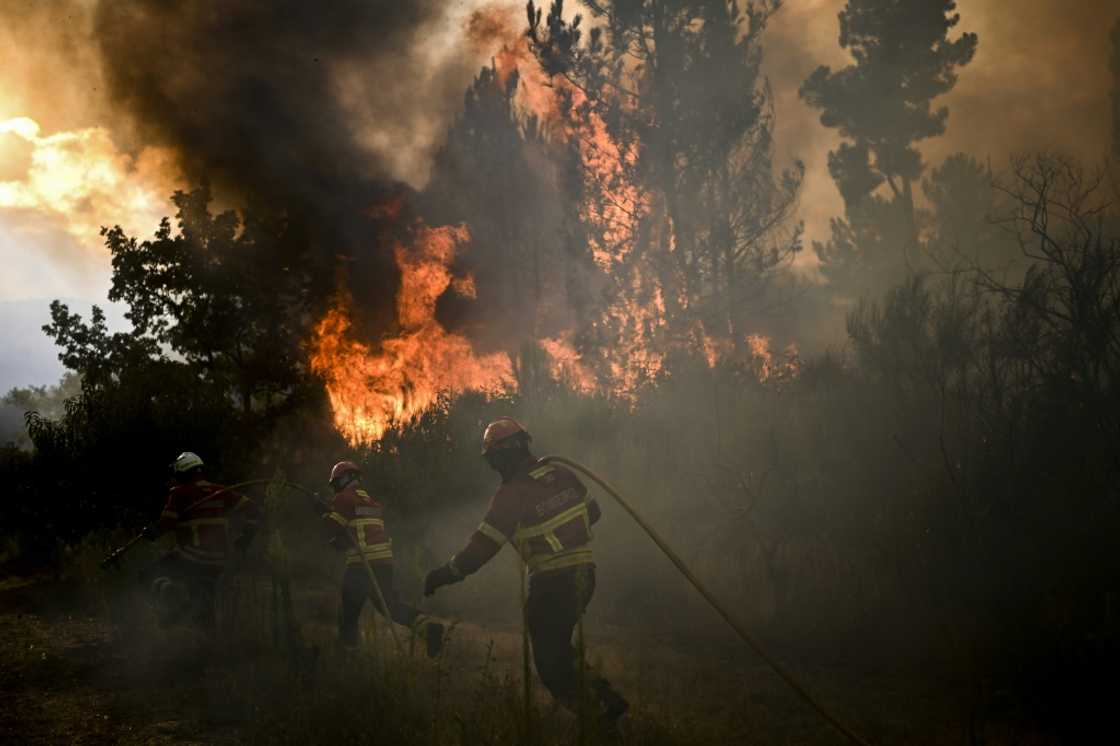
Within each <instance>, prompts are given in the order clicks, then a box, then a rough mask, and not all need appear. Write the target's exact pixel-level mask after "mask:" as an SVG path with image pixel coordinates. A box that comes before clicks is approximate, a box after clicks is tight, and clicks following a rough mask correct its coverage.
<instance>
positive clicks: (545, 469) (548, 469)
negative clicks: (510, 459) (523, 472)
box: [529, 464, 556, 479]
mask: <svg viewBox="0 0 1120 746" xmlns="http://www.w3.org/2000/svg"><path fill="white" fill-rule="evenodd" d="M554 471H556V467H554V466H552V465H551V464H545V465H544V466H540V467H537V468H536V469H533V470H532V471H531V472H529V476H531V477H532V478H533V479H540V478H541V477H543V476H544V475H545V474H550V473H552V472H554Z"/></svg>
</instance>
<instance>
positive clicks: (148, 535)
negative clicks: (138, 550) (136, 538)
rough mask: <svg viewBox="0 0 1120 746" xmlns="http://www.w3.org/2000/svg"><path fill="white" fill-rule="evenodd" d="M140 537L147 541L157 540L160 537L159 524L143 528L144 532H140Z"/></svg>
mask: <svg viewBox="0 0 1120 746" xmlns="http://www.w3.org/2000/svg"><path fill="white" fill-rule="evenodd" d="M140 535H141V536H143V537H144V538H145V539H147V540H148V541H155V540H156V539H158V538H159V535H160V530H159V524H158V523H152V524H150V525H148V526H145V527H144V530H143V531H141V532H140Z"/></svg>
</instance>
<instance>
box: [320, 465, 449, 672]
mask: <svg viewBox="0 0 1120 746" xmlns="http://www.w3.org/2000/svg"><path fill="white" fill-rule="evenodd" d="M361 480H362V475H361V470H360V469H359V468H358V466H357V464H355V463H353V462H351V461H340V462H338V463H337V464H335V465H334V468H333V469H331V476H330V486H331V489H332V490H333V491H334V497H333V498H332V500H331V501H330V504H329V505H328V506H327V512H326V513H325V514H324V515H323V521H324V522H325V523H326V524H327V529H328V533H329V535H330V543H331V546H333V547H335V548H336V549H339V550H341V551H344V552H345V554H346V571H345V572H344V573H343V576H342V608H341V610H340V612H339V625H338V633H339V639H341V641H342V644H343V645H345V646H347V647H356V646H357V644H358V620H359V618H360V617H361V615H362V607H363V606H364V605H365V602H366V599H367V598H369V599H370V600H371V601H372V603H373V608H374V609H375V610H376V611H378V612H379V613H381V614H382V615H383V616H388V618H389V619H391V620H392V621H394V622H396V623H397V624H403V625H405V626H406V627H411V628H412V629H413V630H415V631H418V632H422V633H423V635H424V638H425V642H426V644H427V649H428V655H429V656H432V657H435V656H436V655H438V654H439V651H440V649H441V648H442V646H443V625H442V624H441V623H439V622H438V621H435V620H434V619H432V618H431V617H429V616H427V615H425V614H421V613H420V612H418V611H417V610H416V609H414V608H413V607H411V606H409V605H407V604H405V603H403V602H402V601H401V600H400V597H399V596H398V595H397V592H396V588H395V587H394V585H393V546H392V540H391V539H390V538H389V535H388V533H387V532H386V531H385V519H384V515H383V510H382V505H381V503H380V502H379V501H377V500H376V499H374V498H373V497H370V494H369V493H368V492H366V490H365V489H364V488H363V487H362V481H361ZM347 533H349V536H347ZM366 562H369V564H370V567H371V568H372V570H373V574H374V576H375V577H376V578H377V585H378V587H380V589H381V594H382V595H383V596H384V597H385V603H386V604H387V605H388V607H389V613H388V614H387V615H386V614H385V610H384V609H383V608H382V607H381V603H380V601H379V600H378V598H377V592H376V591H375V590H374V588H373V587H372V585H371V583H370V579H369V575H368V573H367V572H366V568H365V566H364V565H365V563H366Z"/></svg>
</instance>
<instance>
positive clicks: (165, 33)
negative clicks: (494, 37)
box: [94, 0, 469, 321]
mask: <svg viewBox="0 0 1120 746" xmlns="http://www.w3.org/2000/svg"><path fill="white" fill-rule="evenodd" d="M442 7H444V4H443V3H439V2H435V1H434V0H427V1H424V2H407V3H401V2H395V1H392V0H390V1H386V0H373V1H371V0H343V1H340V2H332V3H326V4H322V3H309V2H304V1H303V0H280V1H279V2H273V1H268V0H234V1H233V2H225V3H220V4H215V3H211V2H206V1H205V0H187V1H186V2H179V3H164V2H159V1H158V0H143V1H141V2H133V3H116V2H102V3H101V4H100V5H99V6H98V9H97V12H96V15H95V23H94V37H95V40H96V43H97V44H98V46H99V48H100V52H101V57H102V65H103V75H104V78H105V80H106V83H107V85H108V87H109V92H110V95H111V97H112V99H113V100H114V102H115V103H116V104H117V105H118V106H119V107H120V108H121V109H123V110H124V112H125V113H126V114H127V115H129V116H130V117H131V118H133V119H134V120H135V126H136V127H137V128H138V132H139V134H140V135H141V137H142V139H144V140H145V141H151V142H158V143H161V144H167V145H171V146H173V147H174V148H175V149H176V150H177V151H178V152H179V154H180V157H181V159H182V164H183V167H184V169H185V171H186V174H187V176H188V177H189V178H190V179H191V180H193V181H201V180H208V181H209V182H211V183H212V184H213V186H214V187H215V188H216V190H217V191H218V193H220V194H228V195H229V196H230V198H231V199H232V200H233V201H235V202H237V203H248V204H258V205H263V206H282V207H283V209H284V210H286V211H287V212H288V213H289V214H290V215H291V216H292V217H293V218H294V219H295V220H296V221H298V223H299V224H300V226H301V227H302V228H303V229H304V230H306V231H307V232H308V236H307V238H308V240H309V241H310V242H311V243H312V244H313V245H316V246H317V249H318V250H319V252H320V254H321V255H322V256H323V257H324V264H325V265H329V263H330V260H329V258H332V257H333V256H334V255H336V254H342V255H346V256H348V257H349V258H351V259H355V258H357V259H358V261H357V263H353V262H352V263H351V277H352V278H354V279H355V282H354V284H355V285H356V286H357V287H355V291H356V292H358V293H360V294H361V295H363V296H366V297H362V298H360V299H359V300H360V301H362V302H359V303H358V304H357V305H358V307H360V308H363V309H365V310H367V311H375V312H380V313H379V315H380V314H384V313H386V312H387V311H388V310H389V309H391V299H392V297H393V291H394V290H395V286H396V273H395V269H394V267H393V263H392V259H391V252H390V251H388V250H384V247H378V246H377V245H376V244H379V243H380V244H384V243H385V241H384V240H382V239H383V237H382V238H381V239H379V238H378V236H377V235H376V233H375V232H374V230H373V226H371V225H370V220H371V216H370V212H369V208H370V207H371V206H375V205H377V204H379V203H382V202H384V201H385V200H386V199H388V198H389V197H390V195H392V194H393V193H395V192H399V191H400V190H402V189H404V188H405V187H403V186H401V185H400V184H399V183H397V181H396V179H394V176H395V174H394V171H399V168H396V167H395V164H393V163H390V162H389V157H387V156H386V155H385V154H386V153H390V154H391V152H392V151H393V150H394V144H395V143H396V144H397V145H399V147H400V148H403V147H405V146H407V145H408V142H407V138H408V137H410V134H409V131H410V130H412V129H414V128H416V127H417V126H420V125H422V124H423V123H424V122H425V121H427V120H442V119H444V118H445V116H444V112H443V111H442V109H444V108H448V107H454V106H456V105H458V102H459V98H460V95H459V93H458V92H459V91H461V90H462V89H463V86H464V80H465V79H466V78H465V77H464V76H468V77H469V72H467V71H464V72H463V74H459V68H460V67H465V66H464V65H463V63H462V61H455V62H453V63H449V64H448V65H446V66H440V65H438V64H437V65H436V66H435V69H433V65H432V63H431V62H430V61H429V60H428V59H427V58H426V57H425V50H426V49H427V48H428V47H430V44H429V45H427V46H426V42H429V41H430V40H431V37H432V35H433V34H436V33H438V29H437V28H436V25H437V24H436V23H435V22H436V21H438V20H439V19H440V17H441V14H440V9H441V8H442ZM449 59H453V58H452V57H449ZM445 78H446V81H445V82H444V79H445ZM433 80H434V81H435V84H433ZM421 83H423V85H422V86H421V85H420V84H421ZM421 88H423V89H424V90H425V91H427V92H428V94H429V95H428V96H420V95H418V91H419V90H420V89H421ZM452 91H455V93H452ZM376 146H380V147H376ZM397 149H399V148H397ZM377 151H380V155H379V154H378V152H377ZM374 212H375V213H376V212H377V211H374ZM324 274H327V275H329V274H330V272H329V271H326V272H324ZM355 275H358V278H355ZM378 299H382V301H381V302H380V303H379V302H378ZM384 299H389V303H387V304H386V303H385V302H384ZM370 320H371V321H372V320H374V319H370ZM378 320H379V321H380V319H378Z"/></svg>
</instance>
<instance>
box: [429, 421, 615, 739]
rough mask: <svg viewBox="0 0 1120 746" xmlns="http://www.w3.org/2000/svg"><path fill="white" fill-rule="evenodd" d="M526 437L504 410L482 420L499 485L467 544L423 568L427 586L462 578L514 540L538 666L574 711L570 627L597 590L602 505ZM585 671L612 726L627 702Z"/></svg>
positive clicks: (486, 452)
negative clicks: (525, 572) (594, 549)
mask: <svg viewBox="0 0 1120 746" xmlns="http://www.w3.org/2000/svg"><path fill="white" fill-rule="evenodd" d="M530 442H532V438H531V437H530V435H529V433H528V432H526V431H525V429H524V428H523V427H521V425H520V424H519V423H518V422H517V421H516V420H514V419H512V418H509V417H503V418H501V419H498V420H495V421H494V422H492V423H490V425H489V426H488V427H487V428H486V431H485V433H484V434H483V437H482V455H483V457H484V458H485V459H486V462H487V463H488V464H489V465H490V467H491V468H492V469H494V470H495V471H497V472H498V474H500V475H501V479H502V483H501V486H500V487H499V488H498V490H497V492H496V493H495V494H494V497H493V498H492V499H491V501H490V507H489V510H488V511H487V513H486V517H485V518H484V519H483V521H482V523H481V524H480V525H479V527H478V529H477V530H476V531H475V532H474V533H473V534H472V535H471V537H470V540H469V541H468V542H467V545H466V547H464V548H463V550H462V551H460V552H458V553H457V554H455V555H453V556H452V557H451V559H450V560H449V561H448V562H447V563H446V564H444V565H442V566H440V567H438V568H436V569H435V570H432V571H431V572H430V573H428V577H427V578H426V580H425V582H424V593H425V595H431V594H432V593H434V592H435V591H436V590H437V589H438V588H440V587H442V586H445V585H450V584H451V583H457V582H459V581H461V580H463V579H464V578H466V577H467V576H468V575H471V574H472V573H474V572H476V571H477V570H478V569H479V568H480V567H482V566H483V565H484V564H486V562H488V561H489V560H490V558H491V557H493V556H494V555H495V554H497V553H498V550H499V549H501V548H502V546H503V545H504V544H505V543H506V542H507V541H509V542H512V543H513V544H514V546H515V548H517V550H518V552H519V553H520V554H521V558H522V560H523V561H524V562H525V564H526V565H527V566H528V569H529V596H528V599H527V601H526V610H525V611H526V617H527V622H528V628H529V637H530V639H531V641H532V645H533V659H534V660H535V661H536V666H537V672H538V673H539V674H540V677H541V681H543V682H544V685H545V687H547V688H548V690H549V692H551V694H552V696H553V697H555V699H556V700H557V701H558V702H559V703H560V704H562V705H564V706H565V707H566V708H568V709H569V710H571V711H576V708H577V707H578V698H579V692H580V682H579V668H578V666H579V658H578V654H577V652H576V651H575V649H574V648H573V647H572V632H573V630H574V629H575V627H576V624H577V623H578V622H579V619H580V617H581V616H582V615H583V612H584V610H585V609H586V608H587V604H588V603H589V602H590V601H591V596H592V594H593V593H594V592H595V563H594V562H593V561H592V557H591V547H590V541H591V526H592V525H593V524H594V523H595V522H596V521H598V520H599V517H600V514H601V513H600V509H599V505H598V503H597V502H596V501H595V499H594V498H590V499H589V498H588V497H587V488H586V487H584V486H583V484H582V483H581V482H580V481H579V479H578V478H577V477H576V476H575V474H573V473H572V472H571V471H569V470H567V469H565V468H564V467H562V466H558V465H553V464H546V463H541V462H540V461H539V460H537V459H536V458H535V457H534V456H533V454H532V452H531V451H530V450H529V444H530ZM587 677H588V678H587V684H588V689H589V690H590V691H591V693H592V694H593V695H594V696H595V698H596V699H597V700H598V704H599V706H600V714H601V716H602V718H603V722H604V726H605V728H606V729H607V731H608V732H610V733H614V732H615V731H616V728H617V723H618V720H619V718H621V717H622V716H623V715H624V714H625V712H626V710H627V709H628V708H629V705H628V704H627V702H626V700H625V699H623V698H622V696H621V695H619V694H618V693H617V692H616V691H615V690H614V689H613V688H612V687H611V685H610V684H609V683H608V682H607V680H606V679H604V678H603V677H602V676H599V675H598V674H595V673H592V672H588V675H587Z"/></svg>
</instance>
